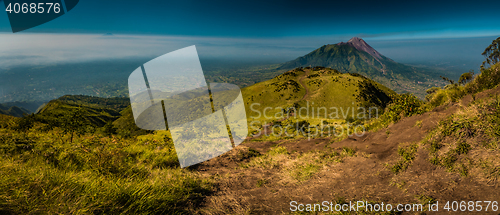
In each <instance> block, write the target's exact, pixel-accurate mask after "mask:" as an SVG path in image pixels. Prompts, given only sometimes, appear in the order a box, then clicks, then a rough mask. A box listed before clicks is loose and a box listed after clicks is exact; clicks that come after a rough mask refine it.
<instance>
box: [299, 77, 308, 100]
mask: <svg viewBox="0 0 500 215" xmlns="http://www.w3.org/2000/svg"><path fill="white" fill-rule="evenodd" d="M304 71H305V74H304V76H303V77H302V78H300V79H299V84H300V85H302V87H304V89H306V94H304V97H302V99H301V100H299V102H300V101H304V100H306V97H307V96H309V88H307V86H306V85H305V84H304V79H306V78H307V76H308V75H309V71H310V70H304Z"/></svg>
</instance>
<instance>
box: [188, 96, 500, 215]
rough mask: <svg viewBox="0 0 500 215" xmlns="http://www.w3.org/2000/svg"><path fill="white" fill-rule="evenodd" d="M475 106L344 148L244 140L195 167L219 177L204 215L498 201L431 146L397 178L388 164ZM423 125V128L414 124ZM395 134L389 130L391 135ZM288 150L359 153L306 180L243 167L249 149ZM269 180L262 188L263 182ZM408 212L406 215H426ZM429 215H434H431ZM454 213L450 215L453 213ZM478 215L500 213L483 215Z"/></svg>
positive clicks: (426, 117)
mask: <svg viewBox="0 0 500 215" xmlns="http://www.w3.org/2000/svg"><path fill="white" fill-rule="evenodd" d="M499 92H500V89H498V88H497V89H493V90H489V91H485V92H482V93H480V94H478V95H477V96H476V99H480V98H485V97H487V96H489V95H492V94H498V93H499ZM471 101H472V97H471V96H470V95H469V96H467V97H465V98H464V99H462V101H461V102H459V103H454V104H450V105H446V106H442V107H438V108H436V109H434V110H433V111H431V112H427V113H425V114H422V115H417V116H413V117H409V118H404V119H402V120H400V121H399V122H397V123H395V124H393V125H390V126H389V127H388V128H385V129H381V130H379V131H376V132H367V133H365V134H364V135H363V136H361V137H358V136H355V135H354V136H352V137H350V138H347V139H345V140H342V141H340V142H333V141H332V140H331V139H330V138H320V139H312V140H307V139H302V140H280V141H275V142H272V141H252V140H250V141H246V142H244V143H243V144H242V145H240V146H238V147H237V148H236V149H234V150H232V151H230V152H228V153H226V154H224V155H222V156H220V157H218V158H215V159H212V160H209V161H206V162H204V163H201V164H199V165H197V166H194V167H193V169H195V170H198V171H199V172H200V173H202V174H203V175H206V176H207V177H211V178H214V179H216V182H217V187H218V188H217V190H216V191H214V193H213V195H211V196H208V197H206V202H205V205H204V207H203V208H202V209H201V213H203V214H290V213H291V212H290V202H291V201H292V200H293V201H297V202H299V203H303V204H314V203H321V202H322V201H334V200H337V199H339V198H345V199H346V200H347V201H358V200H368V201H374V202H379V203H380V202H383V203H391V204H393V206H395V205H397V204H399V203H402V204H407V203H420V202H421V201H419V200H418V199H417V196H420V195H425V196H430V197H433V198H435V199H437V201H438V202H439V207H440V208H439V210H440V212H438V213H436V212H432V214H448V212H446V211H444V210H443V206H444V204H445V202H446V201H488V200H489V201H500V192H499V191H500V189H499V187H498V184H497V183H493V184H491V183H490V184H488V183H485V182H483V181H481V180H478V179H476V178H475V177H473V176H468V177H462V176H460V175H459V174H457V173H450V172H448V171H446V169H444V168H442V167H439V166H436V165H433V164H431V163H430V162H429V161H428V154H429V151H428V150H427V149H426V147H427V146H420V147H419V148H418V152H417V155H416V158H415V159H414V161H413V163H412V164H411V165H410V167H409V168H408V169H407V170H406V171H404V172H402V173H399V174H397V175H396V174H394V173H393V172H391V171H390V170H389V168H388V167H387V165H391V164H394V163H395V162H396V161H397V160H398V159H399V158H400V156H399V155H398V154H397V150H398V147H400V146H401V145H408V144H411V143H418V142H420V141H421V140H422V139H423V138H424V137H425V135H426V134H427V133H428V132H429V131H430V130H432V129H433V128H435V126H436V125H437V124H438V122H439V121H440V120H442V119H444V118H446V117H448V116H450V115H451V114H453V113H455V112H456V111H457V110H459V109H460V108H461V107H464V106H467V105H468V104H469V103H470V102H471ZM417 122H421V126H416V124H417ZM387 131H389V132H387ZM277 145H279V146H284V147H286V148H287V149H288V151H289V152H290V153H291V155H290V156H291V157H292V159H293V158H297V157H298V156H300V155H302V154H304V153H307V152H311V151H328V150H339V149H341V148H342V147H350V148H353V149H356V151H357V156H355V157H346V158H345V159H344V161H343V162H341V163H337V162H332V163H327V164H325V165H324V166H323V167H322V168H320V170H319V171H318V172H317V173H316V174H314V175H313V176H312V177H311V178H309V179H308V180H305V181H300V182H298V181H289V180H286V179H285V177H284V176H283V171H280V169H279V167H278V168H259V167H248V168H242V164H246V163H248V162H249V160H250V158H246V157H244V156H241V154H242V152H244V151H248V148H252V149H255V150H257V151H259V152H260V153H266V152H267V151H269V149H270V148H271V147H273V146H277ZM262 180H265V181H266V183H265V184H264V185H262V186H257V184H258V183H259V181H262ZM422 213H423V212H420V213H417V212H404V213H402V214H422ZM425 213H429V212H425ZM450 213H451V212H450ZM478 214H499V212H494V213H486V212H482V213H478Z"/></svg>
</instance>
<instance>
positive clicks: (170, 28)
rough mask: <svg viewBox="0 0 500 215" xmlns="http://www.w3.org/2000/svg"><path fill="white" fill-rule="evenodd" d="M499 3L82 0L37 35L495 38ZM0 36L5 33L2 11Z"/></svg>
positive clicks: (35, 30)
mask: <svg viewBox="0 0 500 215" xmlns="http://www.w3.org/2000/svg"><path fill="white" fill-rule="evenodd" d="M499 7H500V1H315V0H313V1H296V0H277V1H260V0H253V1H221V0H211V1H193V0H184V1H164V0H163V1H152V0H142V1H130V0H121V1H110V0H108V1H103V0H82V1H80V3H79V4H78V5H77V7H75V9H73V10H72V11H70V12H69V13H68V14H66V15H64V16H63V17H60V18H58V19H56V20H53V21H51V22H49V23H46V24H44V25H42V26H38V27H36V28H33V29H30V30H28V31H26V32H36V33H49V32H50V33H95V34H101V33H113V34H147V35H150V34H155V35H177V36H212V37H246V38H256V37H258V38H262V37H296V36H347V37H350V36H353V35H361V36H363V37H365V38H368V37H376V38H382V39H384V38H387V39H389V38H392V39H396V38H397V39H404V38H423V37H425V38H442V37H470V36H491V35H498V34H499V33H500V28H499V27H498V26H499V25H498V21H499V20H500V13H498V12H497V11H496V10H495V8H499ZM0 31H3V32H8V31H10V26H9V22H8V19H7V15H6V13H2V14H0Z"/></svg>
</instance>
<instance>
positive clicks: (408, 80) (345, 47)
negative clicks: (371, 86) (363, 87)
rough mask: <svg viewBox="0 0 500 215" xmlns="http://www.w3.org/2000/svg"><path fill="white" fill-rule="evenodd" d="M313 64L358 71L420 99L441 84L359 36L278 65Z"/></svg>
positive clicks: (426, 72) (427, 72)
mask: <svg viewBox="0 0 500 215" xmlns="http://www.w3.org/2000/svg"><path fill="white" fill-rule="evenodd" d="M316 66H320V67H330V68H332V69H336V70H338V71H340V72H349V73H359V74H361V75H364V76H366V77H368V78H370V79H372V80H374V81H377V82H379V83H381V84H383V85H385V86H387V87H389V88H391V89H393V90H395V91H396V92H398V93H407V92H412V93H414V94H415V95H417V96H419V97H421V98H423V97H424V96H425V90H426V89H428V88H430V87H433V86H441V85H443V83H442V81H441V80H440V79H439V74H437V73H431V72H429V71H426V70H423V69H421V68H417V67H413V66H409V65H405V64H401V63H398V62H395V61H394V60H392V59H390V58H388V57H386V56H384V55H382V54H381V53H379V52H378V51H377V50H375V49H374V48H373V47H371V46H370V45H369V44H368V43H366V42H365V41H364V40H363V39H361V38H358V37H353V38H351V39H350V40H349V41H347V42H339V43H336V44H328V45H323V46H321V47H320V48H318V49H316V50H313V51H312V52H310V53H308V54H306V55H304V56H301V57H298V58H296V59H295V60H292V61H288V62H285V63H283V64H281V66H280V67H279V69H282V70H288V69H293V68H297V67H316Z"/></svg>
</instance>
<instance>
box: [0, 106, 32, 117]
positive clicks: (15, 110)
mask: <svg viewBox="0 0 500 215" xmlns="http://www.w3.org/2000/svg"><path fill="white" fill-rule="evenodd" d="M28 113H30V111H29V110H26V109H24V108H20V107H17V106H10V107H9V106H5V105H2V104H0V114H4V115H9V116H15V117H22V116H24V115H25V114H28Z"/></svg>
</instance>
